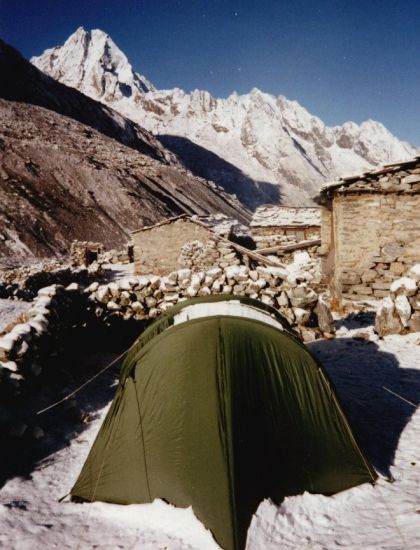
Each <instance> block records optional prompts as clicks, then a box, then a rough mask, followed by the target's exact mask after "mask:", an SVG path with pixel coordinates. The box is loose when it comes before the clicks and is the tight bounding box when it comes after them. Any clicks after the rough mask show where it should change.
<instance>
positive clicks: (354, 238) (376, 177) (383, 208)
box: [316, 157, 420, 299]
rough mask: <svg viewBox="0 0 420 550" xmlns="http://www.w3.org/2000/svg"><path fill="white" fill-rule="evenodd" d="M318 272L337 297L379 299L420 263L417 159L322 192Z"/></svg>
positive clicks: (335, 184) (419, 171) (328, 186)
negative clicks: (320, 265)
mask: <svg viewBox="0 0 420 550" xmlns="http://www.w3.org/2000/svg"><path fill="white" fill-rule="evenodd" d="M316 201H317V202H318V203H319V204H321V205H322V212H321V219H322V230H321V240H322V244H321V248H320V251H319V253H320V255H321V256H322V258H323V261H322V263H323V273H324V276H325V278H326V279H327V280H329V282H330V287H331V290H332V292H333V295H334V296H335V297H337V298H349V299H360V298H365V299H366V298H381V297H383V296H386V295H387V294H388V293H389V288H390V285H391V282H392V281H393V280H394V279H395V278H396V277H397V276H401V275H403V274H405V273H406V272H407V271H408V270H409V269H410V267H411V266H413V265H414V264H415V263H417V262H419V261H420V157H416V158H414V159H412V160H410V161H406V162H400V163H395V164H387V165H385V166H383V167H381V168H379V169H376V170H371V171H369V172H365V173H363V174H362V175H359V176H352V177H345V178H341V179H340V180H338V181H336V182H333V183H331V184H326V185H324V186H323V187H322V188H321V192H320V194H319V196H318V197H317V198H316Z"/></svg>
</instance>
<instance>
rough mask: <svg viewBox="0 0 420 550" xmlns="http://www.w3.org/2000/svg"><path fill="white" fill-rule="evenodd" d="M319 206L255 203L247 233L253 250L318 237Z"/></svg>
mask: <svg viewBox="0 0 420 550" xmlns="http://www.w3.org/2000/svg"><path fill="white" fill-rule="evenodd" d="M320 233H321V216H320V208H319V207H303V206H276V205H271V204H266V205H263V206H259V207H258V208H257V209H256V211H255V212H254V215H253V217H252V221H251V235H252V238H253V239H254V241H255V244H256V247H257V249H259V248H267V247H272V246H277V245H282V244H285V245H286V244H293V243H298V242H301V241H305V240H312V239H319V238H320Z"/></svg>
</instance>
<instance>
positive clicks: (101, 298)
mask: <svg viewBox="0 0 420 550" xmlns="http://www.w3.org/2000/svg"><path fill="white" fill-rule="evenodd" d="M96 299H97V300H98V302H100V303H101V304H107V303H108V302H109V299H110V298H109V290H108V287H107V286H106V285H103V286H100V287H99V288H98V289H97V291H96Z"/></svg>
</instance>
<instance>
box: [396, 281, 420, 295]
mask: <svg viewBox="0 0 420 550" xmlns="http://www.w3.org/2000/svg"><path fill="white" fill-rule="evenodd" d="M390 290H391V292H392V293H393V294H395V295H399V294H404V296H414V294H416V292H417V284H416V281H415V280H414V279H411V278H410V277H401V278H400V279H397V280H396V281H394V282H393V283H391V286H390Z"/></svg>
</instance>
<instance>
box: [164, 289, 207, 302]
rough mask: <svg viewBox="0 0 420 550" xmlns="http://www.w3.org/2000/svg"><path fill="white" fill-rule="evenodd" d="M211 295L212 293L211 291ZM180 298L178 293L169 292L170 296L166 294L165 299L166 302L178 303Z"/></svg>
mask: <svg viewBox="0 0 420 550" xmlns="http://www.w3.org/2000/svg"><path fill="white" fill-rule="evenodd" d="M209 294H210V291H209ZM178 298H179V294H178V292H169V293H168V294H165V295H164V297H163V299H164V300H165V302H177V301H178Z"/></svg>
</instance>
